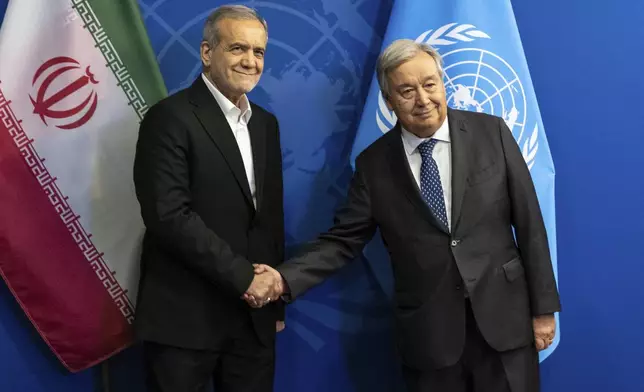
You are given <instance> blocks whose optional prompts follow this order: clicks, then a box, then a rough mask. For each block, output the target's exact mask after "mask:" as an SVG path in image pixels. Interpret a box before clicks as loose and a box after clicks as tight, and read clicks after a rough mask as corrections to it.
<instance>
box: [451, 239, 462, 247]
mask: <svg viewBox="0 0 644 392" xmlns="http://www.w3.org/2000/svg"><path fill="white" fill-rule="evenodd" d="M459 242H461V241H460V240H452V246H453V247H454V246H456V245H458V243H459Z"/></svg>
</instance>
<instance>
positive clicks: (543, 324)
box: [532, 314, 555, 351]
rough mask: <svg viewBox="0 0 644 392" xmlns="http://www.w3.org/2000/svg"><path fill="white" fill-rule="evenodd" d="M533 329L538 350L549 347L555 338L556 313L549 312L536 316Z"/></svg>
mask: <svg viewBox="0 0 644 392" xmlns="http://www.w3.org/2000/svg"><path fill="white" fill-rule="evenodd" d="M532 329H533V330H534V344H535V346H537V350H538V351H541V350H545V349H547V348H548V347H549V346H550V345H551V344H552V341H553V340H554V338H555V315H554V314H547V315H543V316H537V317H535V318H534V319H532Z"/></svg>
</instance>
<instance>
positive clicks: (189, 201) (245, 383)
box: [134, 6, 284, 392]
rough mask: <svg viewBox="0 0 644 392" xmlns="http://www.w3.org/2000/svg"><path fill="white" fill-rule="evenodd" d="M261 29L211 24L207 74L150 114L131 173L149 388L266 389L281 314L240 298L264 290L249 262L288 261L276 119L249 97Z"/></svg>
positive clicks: (247, 20)
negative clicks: (139, 224)
mask: <svg viewBox="0 0 644 392" xmlns="http://www.w3.org/2000/svg"><path fill="white" fill-rule="evenodd" d="M266 43H267V27H266V22H265V21H264V19H262V17H261V16H259V15H258V14H257V13H256V12H255V11H254V10H252V9H250V8H247V7H243V6H223V7H220V8H218V9H217V10H215V11H214V12H213V13H212V14H211V15H210V16H209V18H208V19H207V21H206V24H205V28H204V39H203V42H202V43H201V60H202V63H203V74H202V75H200V76H199V77H198V78H197V79H196V80H195V82H194V83H193V84H192V86H190V87H189V88H187V89H185V90H183V91H180V92H178V93H176V94H174V95H172V96H170V97H168V98H166V99H165V100H163V101H161V102H159V103H158V104H156V105H154V106H153V107H152V108H151V109H150V110H149V112H148V113H147V114H146V116H145V119H144V120H143V122H142V124H141V128H140V134H139V140H138V144H137V150H136V160H135V164H134V180H135V185H136V193H137V197H138V200H139V202H140V205H141V214H142V216H143V220H144V222H145V225H146V229H147V230H146V233H145V237H144V239H143V253H142V257H141V277H140V286H139V295H138V301H137V308H136V319H135V330H136V334H137V336H138V338H139V339H140V340H142V341H143V342H144V349H145V361H146V369H147V376H148V387H149V389H148V391H150V392H153V391H163V392H174V391H176V392H186V391H202V390H205V388H206V386H207V385H208V384H209V382H210V379H211V377H214V382H215V388H216V390H217V392H226V391H227V392H243V391H248V392H264V391H266V392H268V391H272V390H273V373H274V355H275V354H274V353H275V350H274V347H275V333H276V330H281V329H282V328H283V327H284V326H283V320H284V318H283V316H284V315H283V310H284V309H283V307H281V306H280V305H278V304H277V303H271V304H270V305H268V306H265V307H263V308H261V309H254V308H252V307H250V306H248V304H246V302H244V301H242V300H241V299H240V298H241V296H242V295H243V294H244V293H245V292H246V291H247V290H249V289H250V288H252V287H253V286H254V285H257V284H258V283H260V281H261V280H262V279H263V278H262V277H261V276H255V275H254V273H253V265H252V262H262V263H266V264H268V265H272V266H275V265H277V263H280V262H281V261H282V260H283V257H284V256H283V255H284V219H283V201H282V200H283V198H282V196H283V188H282V162H281V151H280V138H279V130H278V123H277V120H276V118H275V117H274V116H273V115H272V114H271V113H269V112H267V111H265V110H264V109H262V108H261V107H259V106H257V105H255V104H253V103H251V102H249V101H248V98H247V97H246V93H248V92H249V91H251V90H252V89H253V88H254V87H255V85H256V84H257V82H258V81H259V78H260V75H261V73H262V70H263V66H264V52H265V50H266Z"/></svg>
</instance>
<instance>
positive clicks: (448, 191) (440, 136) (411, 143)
mask: <svg viewBox="0 0 644 392" xmlns="http://www.w3.org/2000/svg"><path fill="white" fill-rule="evenodd" d="M401 134H402V141H403V146H404V147H405V152H406V153H407V154H406V155H407V162H408V163H409V168H410V169H411V172H412V174H413V175H414V179H415V180H416V185H418V189H420V165H421V164H422V162H423V158H422V157H421V155H420V151H418V146H419V145H420V144H421V143H422V142H424V141H425V140H429V139H436V140H438V142H437V143H436V145H435V146H434V150H432V157H433V158H434V160H435V161H436V164H437V166H438V173H439V175H440V176H441V186H442V187H443V196H444V198H445V210H446V211H445V212H446V213H447V222H448V224H449V228H450V230H451V227H452V147H451V141H450V137H449V124H448V122H447V117H446V118H445V121H444V122H443V125H441V127H440V128H438V130H437V131H436V133H434V135H432V137H431V138H424V139H423V138H419V137H418V136H416V135H414V134H413V133H411V132H409V131H407V130H406V129H405V128H402V133H401Z"/></svg>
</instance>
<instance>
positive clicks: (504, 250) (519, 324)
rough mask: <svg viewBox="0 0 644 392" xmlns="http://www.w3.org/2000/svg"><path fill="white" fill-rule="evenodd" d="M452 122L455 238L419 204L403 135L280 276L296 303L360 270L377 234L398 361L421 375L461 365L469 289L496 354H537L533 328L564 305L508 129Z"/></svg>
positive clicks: (453, 113)
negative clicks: (326, 282)
mask: <svg viewBox="0 0 644 392" xmlns="http://www.w3.org/2000/svg"><path fill="white" fill-rule="evenodd" d="M448 116H449V125H450V137H451V151H452V228H453V229H452V231H451V233H450V232H447V229H446V228H444V227H443V225H441V224H439V223H438V221H437V220H436V219H435V218H434V216H433V215H432V213H431V211H430V210H429V208H428V207H427V205H426V204H425V203H424V201H423V199H422V197H421V195H420V192H419V189H418V186H417V184H416V182H415V180H414V178H413V175H412V173H411V170H410V168H409V164H408V161H407V158H406V156H405V151H404V149H403V144H402V140H401V134H400V132H401V131H400V127H399V126H396V127H395V128H394V129H392V130H391V131H389V132H388V133H387V134H385V135H383V136H382V137H381V138H379V139H378V140H377V141H376V142H374V143H373V144H372V145H371V146H369V147H368V148H367V149H366V150H364V151H363V152H362V153H361V154H360V155H359V156H358V158H357V160H356V171H355V173H354V177H353V179H352V183H351V186H350V189H349V194H348V199H347V201H346V204H345V205H344V206H343V207H342V208H341V209H340V210H339V211H338V213H337V215H336V217H335V224H334V226H333V227H332V228H331V229H330V230H329V231H328V232H327V233H325V234H322V235H321V236H320V237H319V238H318V239H317V240H316V241H315V242H313V243H311V244H310V245H308V247H307V249H306V250H305V252H304V253H303V254H302V255H301V256H298V257H296V258H295V259H293V260H291V261H290V262H287V263H285V264H283V265H281V266H280V267H278V269H279V271H280V272H281V273H282V275H283V276H284V278H285V280H286V282H287V283H288V286H289V287H290V290H291V295H292V296H293V297H297V296H298V295H300V294H302V293H303V292H304V291H305V290H307V289H308V288H310V287H311V286H313V285H315V284H317V283H319V282H320V281H322V280H323V279H324V278H325V277H327V276H328V275H329V274H331V273H333V272H335V271H336V270H337V269H339V268H341V267H342V266H344V265H345V264H347V263H348V262H349V261H351V260H353V259H354V258H355V257H356V255H358V254H359V253H360V252H361V251H362V249H363V247H364V245H365V244H366V243H367V242H368V241H369V240H370V239H371V238H372V236H373V235H374V232H375V230H376V228H379V229H380V233H381V235H382V238H383V241H384V243H385V245H386V247H387V249H388V252H389V255H390V258H391V263H392V268H393V274H394V280H395V302H396V306H395V315H396V329H397V339H398V343H399V349H400V353H401V356H402V359H403V361H404V362H405V364H407V365H408V366H411V367H415V368H418V369H431V368H438V367H443V366H449V365H453V364H454V363H456V362H457V361H458V359H459V358H460V355H461V352H462V348H463V345H464V337H465V308H464V297H465V293H464V290H465V289H466V290H467V292H468V293H469V296H470V300H471V303H472V308H473V311H474V314H475V318H476V320H477V323H478V324H479V328H480V330H481V332H482V334H483V336H484V337H485V339H486V340H487V342H488V343H489V344H490V345H491V346H492V347H493V348H495V349H497V350H499V351H503V350H511V349H514V348H518V347H521V346H525V345H527V344H530V343H531V342H532V341H533V331H532V322H531V319H532V317H533V316H537V315H542V314H549V313H553V312H556V311H559V306H560V305H559V296H558V293H557V289H556V286H555V279H554V274H553V270H552V267H551V261H550V253H549V248H548V241H547V237H546V230H545V227H544V223H543V220H542V216H541V211H540V208H539V204H538V201H537V196H536V193H535V189H534V186H533V183H532V180H531V177H530V172H529V171H528V168H527V166H526V163H525V161H524V159H523V157H522V155H521V153H520V151H519V148H518V146H517V144H516V142H515V140H514V138H513V136H512V134H511V132H510V130H509V129H508V128H507V126H506V125H505V122H504V121H503V120H502V119H500V118H498V117H493V116H489V115H486V114H479V113H471V112H464V111H458V110H451V109H450V110H449V112H448ZM512 228H514V229H515V230H516V242H515V239H514V237H513V232H512Z"/></svg>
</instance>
